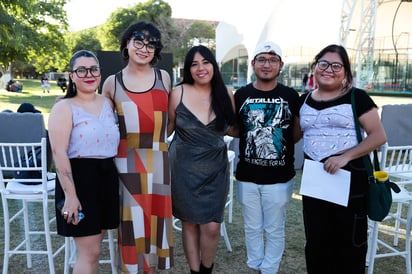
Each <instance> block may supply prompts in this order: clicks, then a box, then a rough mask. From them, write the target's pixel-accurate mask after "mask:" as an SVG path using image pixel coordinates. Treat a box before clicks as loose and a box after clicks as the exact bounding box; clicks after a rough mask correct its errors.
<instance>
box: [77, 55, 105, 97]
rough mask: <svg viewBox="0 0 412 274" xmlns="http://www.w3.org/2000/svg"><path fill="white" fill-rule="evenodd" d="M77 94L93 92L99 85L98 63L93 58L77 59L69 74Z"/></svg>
mask: <svg viewBox="0 0 412 274" xmlns="http://www.w3.org/2000/svg"><path fill="white" fill-rule="evenodd" d="M69 75H70V78H71V79H72V81H73V83H74V84H75V85H76V89H77V91H78V92H95V91H96V90H97V88H98V87H99V85H100V81H101V78H102V77H101V74H100V67H99V63H98V62H97V61H96V59H95V58H93V57H84V56H82V57H79V58H77V59H76V60H75V62H74V65H73V70H72V72H71V73H70V74H69Z"/></svg>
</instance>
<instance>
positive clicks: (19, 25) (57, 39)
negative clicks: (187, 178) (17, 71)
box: [0, 0, 68, 72]
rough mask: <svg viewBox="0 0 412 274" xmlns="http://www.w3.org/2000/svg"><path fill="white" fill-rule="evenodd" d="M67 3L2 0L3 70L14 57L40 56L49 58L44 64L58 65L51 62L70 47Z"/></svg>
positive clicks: (0, 37) (0, 38)
mask: <svg viewBox="0 0 412 274" xmlns="http://www.w3.org/2000/svg"><path fill="white" fill-rule="evenodd" d="M65 3H66V0H49V1H44V0H2V1H1V2H0V41H1V46H0V71H2V72H5V71H9V70H10V66H11V64H12V63H13V62H15V61H25V62H31V61H33V60H36V59H39V58H45V59H49V60H48V61H47V62H43V65H45V64H49V63H50V64H51V65H50V66H49V67H56V65H54V64H53V65H52V63H53V62H55V61H56V60H59V59H60V58H59V57H60V56H61V55H62V54H61V53H63V52H65V51H66V50H67V48H66V46H65V43H64V34H65V33H66V32H67V29H68V22H67V15H66V12H65V10H64V8H63V7H64V5H65ZM56 58H57V59H56ZM49 67H47V68H49ZM45 68H46V67H45Z"/></svg>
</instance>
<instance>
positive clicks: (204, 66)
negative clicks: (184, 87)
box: [190, 52, 213, 84]
mask: <svg viewBox="0 0 412 274" xmlns="http://www.w3.org/2000/svg"><path fill="white" fill-rule="evenodd" d="M190 73H191V75H192V78H193V80H194V81H195V83H197V84H208V83H210V81H211V80H212V78H213V65H212V63H211V62H209V61H208V60H206V59H205V58H204V57H203V56H202V55H201V54H200V53H199V52H196V53H195V55H194V57H193V61H192V64H191V66H190Z"/></svg>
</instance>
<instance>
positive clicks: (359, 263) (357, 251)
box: [295, 45, 386, 274]
mask: <svg viewBox="0 0 412 274" xmlns="http://www.w3.org/2000/svg"><path fill="white" fill-rule="evenodd" d="M313 67H314V76H315V80H316V83H317V85H318V88H317V89H315V90H314V91H313V92H311V93H308V94H304V95H302V96H301V97H300V100H299V106H300V111H299V115H298V118H297V120H298V121H297V122H296V123H295V125H296V128H295V129H296V132H295V133H296V136H297V137H298V138H299V137H302V135H303V151H304V153H305V158H306V159H310V160H314V161H317V162H321V163H323V169H324V170H325V172H328V173H330V174H335V173H336V172H337V171H338V170H339V169H345V170H348V171H350V172H351V176H350V191H349V199H348V205H347V206H346V207H345V206H342V205H338V204H334V203H331V202H328V201H325V200H321V199H317V198H313V197H309V196H303V197H302V202H303V218H304V225H305V234H306V245H305V254H306V267H307V271H308V273H309V274H319V273H325V274H326V273H334V274H347V273H351V274H360V273H365V259H366V252H367V240H368V237H367V230H368V219H367V210H366V205H367V200H366V199H367V190H368V180H367V173H366V170H365V167H364V164H363V160H362V158H361V157H362V156H364V155H367V154H369V153H370V152H371V151H373V150H374V149H376V148H377V147H379V146H380V145H382V144H383V143H385V141H386V135H385V131H384V129H383V126H382V124H381V121H380V118H379V114H378V110H377V106H376V104H375V103H374V102H373V101H372V99H371V97H370V96H369V95H368V94H367V93H366V92H365V91H364V90H362V89H358V88H354V87H353V85H352V81H353V77H352V72H351V66H350V63H349V57H348V54H347V52H346V50H345V48H344V47H342V46H339V45H329V46H327V47H325V48H324V49H323V50H321V51H320V52H319V53H318V54H317V55H316V56H315V59H314V63H313ZM352 89H353V91H352ZM352 92H354V95H355V102H356V113H357V116H358V117H353V113H352V105H351V93H352ZM354 119H359V122H360V125H361V127H362V128H363V130H364V131H365V133H366V134H367V136H366V138H364V140H363V141H362V142H361V143H358V140H357V137H356V131H355V120H354ZM304 168H305V167H304Z"/></svg>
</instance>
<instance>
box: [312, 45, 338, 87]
mask: <svg viewBox="0 0 412 274" xmlns="http://www.w3.org/2000/svg"><path fill="white" fill-rule="evenodd" d="M325 67H326V68H325ZM339 67H341V68H340V70H339ZM315 79H316V84H317V85H318V86H319V88H321V89H325V90H337V89H340V88H341V87H342V85H343V84H344V82H345V68H344V66H343V64H342V59H341V58H340V56H339V54H337V53H335V52H327V53H325V54H324V55H323V56H321V58H319V61H318V62H317V64H316V66H315Z"/></svg>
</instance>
